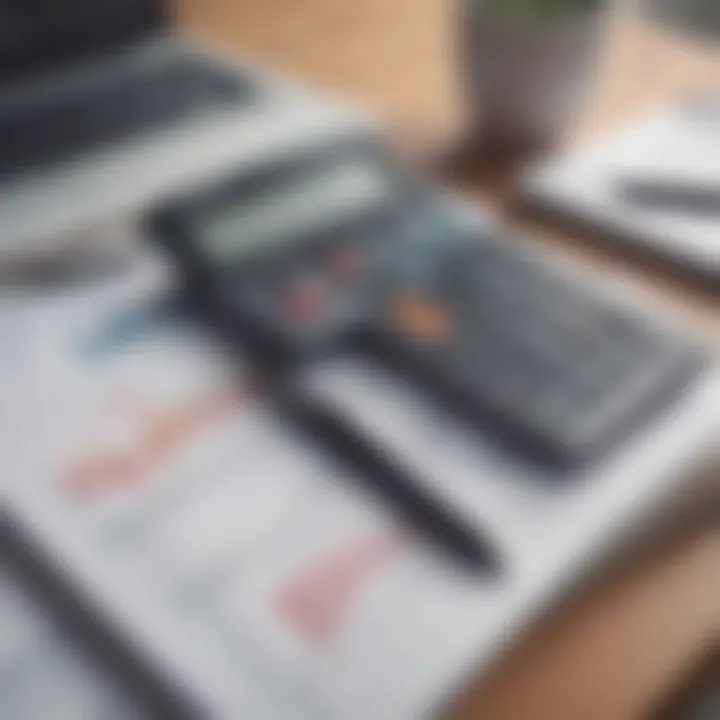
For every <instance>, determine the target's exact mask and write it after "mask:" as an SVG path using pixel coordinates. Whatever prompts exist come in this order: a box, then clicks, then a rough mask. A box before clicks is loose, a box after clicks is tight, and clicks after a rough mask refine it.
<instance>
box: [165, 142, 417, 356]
mask: <svg viewBox="0 0 720 720" xmlns="http://www.w3.org/2000/svg"><path fill="white" fill-rule="evenodd" d="M422 195H423V193H422V191H421V189H420V188H419V186H417V185H415V184H414V183H412V182H411V180H410V178H409V177H406V176H405V175H404V174H403V173H401V171H400V169H399V168H397V167H396V166H394V165H393V164H392V163H390V162H389V161H388V156H387V155H386V154H385V153H384V152H383V151H382V149H381V148H380V147H378V146H377V145H376V144H375V143H371V142H367V141H357V142H353V143H350V142H347V141H346V142H343V143H338V144H337V145H332V146H330V147H326V148H324V149H323V150H322V151H320V152H318V151H317V150H316V151H314V152H307V153H300V154H299V155H298V156H296V157H293V158H292V159H291V160H283V161H279V162H277V163H274V164H270V165H269V166H267V167H264V168H263V169H262V170H260V171H257V172H255V173H252V174H250V175H249V176H241V177H238V178H236V179H234V180H231V181H230V182H228V183H226V184H223V185H222V186H221V187H213V188H210V189H208V190H206V191H203V192H201V193H199V194H196V195H193V196H192V197H185V198H182V199H180V200H179V201H178V202H177V203H174V204H173V205H172V206H171V207H170V208H168V209H165V210H162V211H160V212H159V213H157V215H156V216H155V218H154V221H153V233H152V234H153V237H154V238H156V239H158V240H159V241H160V242H161V243H162V244H163V245H164V246H165V247H166V248H167V249H168V250H169V252H170V253H171V255H173V256H174V257H175V258H176V259H177V260H179V263H180V267H181V270H182V271H183V274H184V276H185V279H186V282H187V287H188V288H190V289H191V290H192V296H193V298H195V299H196V300H200V301H201V303H202V305H203V307H204V309H205V310H206V311H207V312H208V313H209V315H210V317H211V318H213V320H214V321H216V322H218V323H220V324H221V325H222V327H223V329H224V330H225V331H226V332H227V333H228V334H229V335H230V336H232V337H233V338H235V339H240V341H241V342H242V343H243V345H244V346H245V347H246V349H247V350H249V351H250V352H251V354H255V356H256V357H257V356H259V357H260V358H261V359H262V360H263V361H265V362H270V363H277V364H280V365H286V364H287V363H294V362H296V361H298V360H300V359H301V358H307V357H309V356H314V355H317V354H318V353H321V352H326V351H327V350H329V349H330V348H332V347H341V346H343V344H344V343H348V342H352V341H353V338H354V337H355V335H356V333H357V332H358V331H360V330H361V328H362V327H364V326H365V325H366V324H367V322H368V321H369V319H370V318H371V317H372V316H373V315H374V305H375V303H376V300H377V298H378V296H379V293H380V287H379V286H380V283H381V281H382V273H383V268H385V267H387V265H388V261H389V260H390V257H389V252H391V251H392V246H393V243H394V241H395V240H396V239H397V238H399V237H400V236H401V234H402V233H403V229H404V228H405V227H406V226H407V223H408V221H409V220H410V219H411V218H413V217H414V216H415V214H416V212H417V208H419V207H420V206H421V204H422Z"/></svg>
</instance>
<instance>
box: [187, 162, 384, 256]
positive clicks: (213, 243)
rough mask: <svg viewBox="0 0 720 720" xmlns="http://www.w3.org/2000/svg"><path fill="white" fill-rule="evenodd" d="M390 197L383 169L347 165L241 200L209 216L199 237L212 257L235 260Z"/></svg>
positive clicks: (306, 232) (298, 179)
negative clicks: (381, 170) (249, 252)
mask: <svg viewBox="0 0 720 720" xmlns="http://www.w3.org/2000/svg"><path fill="white" fill-rule="evenodd" d="M390 195H391V188H390V184H389V180H388V179H387V178H386V177H385V176H384V175H383V174H382V173H381V172H380V170H379V169H377V168H375V167H372V166H371V165H369V164H367V163H362V164H361V163H360V162H357V163H345V164H343V165H342V166H336V167H333V168H330V169H326V170H324V171H323V172H319V173H315V174H313V175H308V176H305V177H302V178H296V179H294V180H293V181H291V182H288V183H286V184H285V185H284V186H283V187H276V188H274V189H273V190H271V191H270V192H265V193H263V194H261V195H260V196H257V195H253V196H252V197H249V198H246V199H244V200H240V201H239V202H237V203H235V204H233V205H232V206H231V207H229V208H226V209H223V210H222V211H220V212H216V213H214V214H213V216H212V217H211V218H209V219H208V218H205V219H204V220H203V221H202V222H201V225H202V226H201V227H200V228H199V230H200V232H199V236H200V238H201V241H202V243H203V247H204V248H205V249H206V251H207V252H208V253H209V254H210V255H211V257H212V259H213V260H214V261H216V262H220V263H228V262H233V261H234V260H236V259H238V258H240V257H242V256H243V255H244V254H245V253H247V252H248V251H252V250H254V249H257V248H260V247H263V248H265V249H268V248H270V247H271V246H273V245H277V246H280V245H284V244H288V243H290V242H292V240H293V238H294V237H296V236H303V235H306V234H308V233H312V232H313V231H320V230H322V229H323V228H324V227H327V226H331V225H333V224H334V223H338V222H342V220H343V219H344V218H346V217H352V216H354V215H357V214H361V213H363V212H366V211H368V210H372V209H373V208H375V207H378V206H380V205H382V204H384V203H386V202H387V201H388V199H389V198H390Z"/></svg>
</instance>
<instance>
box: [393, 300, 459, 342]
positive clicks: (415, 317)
mask: <svg viewBox="0 0 720 720" xmlns="http://www.w3.org/2000/svg"><path fill="white" fill-rule="evenodd" d="M391 315H392V323H393V326H394V327H395V328H396V329H397V330H399V331H400V332H402V333H403V335H406V336H408V337H410V338H411V339H412V340H415V341H417V342H421V343H425V344H429V345H435V344H439V343H443V342H445V341H446V340H447V339H448V338H449V337H450V334H451V332H452V322H451V320H450V318H449V316H448V314H447V312H446V311H445V310H444V309H443V308H442V307H441V306H440V305H438V304H437V303H435V302H433V301H432V300H429V299H428V298H425V297H423V296H422V295H416V294H414V293H407V294H403V295H400V296H399V297H398V298H396V300H395V301H394V303H393V305H392V308H391Z"/></svg>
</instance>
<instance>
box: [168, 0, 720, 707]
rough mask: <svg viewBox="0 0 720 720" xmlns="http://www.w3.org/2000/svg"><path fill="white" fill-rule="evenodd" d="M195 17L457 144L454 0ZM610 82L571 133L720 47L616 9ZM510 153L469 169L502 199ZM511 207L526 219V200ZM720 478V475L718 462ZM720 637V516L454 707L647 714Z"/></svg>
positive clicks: (696, 311)
mask: <svg viewBox="0 0 720 720" xmlns="http://www.w3.org/2000/svg"><path fill="white" fill-rule="evenodd" d="M178 4H179V8H178V10H179V14H180V18H181V21H182V22H183V23H184V24H186V25H188V26H189V27H190V28H191V29H192V30H193V31H194V32H197V33H199V34H201V35H204V36H206V37H208V38H210V39H211V40H212V41H213V42H214V43H216V44H217V45H219V46H220V47H222V48H224V49H226V50H231V51H241V52H243V53H245V54H247V55H250V56H252V57H255V58H257V59H260V60H261V61H263V62H266V63H268V64H270V65H272V66H274V67H276V68H278V69H280V70H283V71H286V72H288V73H289V74H292V75H295V76H297V77H300V78H303V79H305V80H309V81H313V82H315V83H317V84H320V85H322V86H324V87H327V88H328V89H330V90H332V91H335V92H338V93H340V94H344V95H346V96H348V97H349V98H351V99H354V100H359V101H361V102H362V103H365V104H367V105H368V106H370V107H372V108H375V109H376V110H377V111H378V112H380V113H381V114H382V115H384V116H385V118H386V119H387V121H388V127H389V132H390V133H391V134H394V135H395V136H396V137H397V138H398V142H399V143H401V144H402V146H403V147H404V148H405V149H409V150H410V152H411V153H412V154H414V155H415V156H418V155H420V156H422V157H423V158H431V157H433V156H434V155H436V154H438V153H442V152H443V151H444V150H445V149H447V148H448V147H449V146H451V145H452V143H453V142H454V141H455V140H456V139H457V137H458V133H459V132H460V130H461V128H462V124H463V113H462V108H461V105H460V102H459V98H458V93H457V87H456V82H455V73H454V68H453V62H452V38H453V33H452V30H453V18H452V14H451V13H450V12H449V9H448V8H449V6H450V5H451V3H450V2H447V1H445V0H178ZM608 47H609V50H608V52H607V55H606V58H605V61H604V67H603V72H602V76H601V81H600V83H599V89H598V92H597V93H596V96H595V97H594V98H593V100H592V102H591V103H590V104H589V106H588V108H587V111H586V113H585V116H584V118H583V121H582V122H581V123H580V125H579V127H578V129H577V131H576V133H575V134H574V137H573V138H572V141H573V142H581V141H584V140H585V139H586V138H588V137H593V136H596V135H597V134H598V133H599V132H601V131H603V130H606V129H608V128H610V127H612V126H614V125H617V124H619V123H621V122H623V121H624V120H626V119H627V118H628V117H630V116H632V115H633V114H635V113H637V112H639V111H641V110H643V109H646V108H648V107H651V106H653V105H655V104H658V103H661V102H664V101H667V100H668V99H669V98H672V97H674V96H677V95H678V94H681V93H684V92H687V91H690V90H694V89H697V88H701V87H704V86H707V85H709V84H710V83H711V82H715V83H717V82H718V81H720V53H719V52H716V51H712V50H706V49H700V48H693V47H690V46H686V45H683V44H682V43H680V42H679V41H678V40H677V39H675V38H671V37H669V36H662V35H659V34H653V33H651V32H649V31H648V30H646V29H644V28H642V27H640V26H638V25H636V24H633V23H631V22H620V23H617V24H616V25H615V26H614V27H613V29H612V30H611V32H610V39H609V44H608ZM512 179H513V166H512V165H508V164H506V163H500V164H499V165H498V164H485V163H483V164H482V165H480V166H475V167H471V168H470V169H469V170H466V171H464V172H463V173H462V177H460V178H458V182H459V183H460V184H462V185H463V187H465V188H466V189H469V190H470V191H471V192H482V193H483V196H484V197H490V198H492V199H493V200H494V201H495V202H496V203H498V204H500V205H502V204H503V202H504V200H505V199H506V198H507V195H508V187H510V186H511V183H512ZM508 220H509V221H510V222H517V223H520V222H521V221H520V220H519V219H518V218H516V217H515V216H514V214H513V213H512V212H510V213H508ZM522 224H523V225H524V226H526V227H527V226H528V225H529V226H530V228H531V229H533V231H534V232H535V235H536V236H537V237H538V241H539V242H544V243H545V244H546V245H547V247H548V250H549V251H551V252H562V253H564V254H568V253H571V254H572V255H573V256H574V257H575V258H576V259H577V260H578V262H581V263H586V262H589V263H593V264H600V265H601V266H605V267H608V268H609V269H611V270H612V271H613V272H614V273H616V274H621V275H624V276H627V277H628V279H630V280H631V281H632V282H635V283H639V284H641V285H642V286H644V287H645V288H646V289H647V290H648V291H649V292H651V293H653V294H655V295H656V296H657V298H658V299H659V300H660V301H661V302H663V303H664V304H665V306H666V307H667V309H668V311H669V312H672V313H677V314H678V315H679V316H681V317H682V318H683V319H684V320H685V321H687V322H688V323H690V324H692V325H693V326H695V327H696V328H697V329H698V330H699V331H701V332H703V333H705V334H706V335H707V337H709V338H712V339H716V340H717V341H718V343H719V344H720V304H719V303H718V301H717V299H712V298H710V297H708V296H707V295H704V294H703V293H702V292H700V291H699V290H696V289H693V288H692V287H689V286H688V285H686V284H682V283H679V282H677V281H675V280H673V279H671V278H669V277H665V276H662V275H659V274H657V273H655V272H652V271H650V270H649V269H647V268H642V267H640V266H638V265H637V264H636V263H631V262H629V261H627V260H625V259H623V258H622V257H620V256H619V255H618V254H616V253H611V252H606V251H603V250H599V249H597V248H592V247H587V246H585V245H582V244H578V243H576V242H574V240H575V238H573V237H570V236H569V234H568V233H567V232H562V231H558V229H557V228H553V229H548V228H546V227H542V228H541V227H539V226H537V225H535V224H534V223H528V222H527V221H522ZM718 481H719V482H720V478H718ZM711 642H720V522H715V523H714V525H712V526H711V527H709V528H708V529H706V530H699V531H698V532H697V533H696V534H695V535H694V536H693V537H690V538H687V540H685V541H684V542H682V543H679V544H678V545H677V546H676V547H673V548H670V549H669V550H668V551H667V552H665V553H663V554H661V555H659V556H657V557H655V558H654V559H652V560H648V561H645V562H644V563H643V564H642V566H641V567H636V568H634V569H633V571H632V572H625V573H623V574H622V575H619V576H616V577H614V578H612V579H610V580H608V581H606V582H605V583H604V584H603V585H602V586H601V587H599V588H596V589H595V590H593V591H592V592H591V593H589V594H587V595H586V596H585V597H583V598H581V599H577V600H575V601H573V602H572V603H571V604H569V605H568V606H566V607H564V608H562V609H561V610H560V611H558V612H557V613H556V615H555V616H554V617H553V618H552V619H550V620H549V621H548V622H546V623H544V624H543V625H542V626H541V627H540V628H538V629H537V630H536V631H535V632H534V633H531V634H530V636H529V637H528V638H527V639H526V640H525V641H524V642H523V643H522V644H521V645H520V647H518V648H517V649H516V650H515V651H514V652H512V653H511V655H510V657H509V658H508V659H507V660H506V661H505V662H504V663H503V664H502V665H501V666H500V667H499V668H497V670H496V671H495V672H494V673H493V674H492V675H491V677H490V678H488V679H486V680H485V681H484V682H483V683H479V684H478V686H477V687H476V688H474V689H473V690H472V692H471V693H470V694H469V696H468V697H466V698H463V699H461V700H460V702H459V704H458V706H457V707H456V708H454V709H453V710H452V711H451V713H450V716H451V717H452V718H454V719H455V720H480V719H482V720H640V719H641V718H643V719H644V718H650V716H651V713H652V709H653V708H654V707H655V705H656V703H657V702H658V700H659V698H660V697H661V696H663V695H664V694H665V693H666V692H668V691H669V690H671V687H672V684H673V683H674V682H675V681H677V680H678V678H679V677H680V676H681V674H682V673H683V672H684V671H686V670H687V669H688V668H690V667H691V666H692V664H693V662H694V660H695V659H696V658H697V657H698V656H699V655H700V654H701V652H702V649H703V647H704V646H705V645H707V644H709V643H711Z"/></svg>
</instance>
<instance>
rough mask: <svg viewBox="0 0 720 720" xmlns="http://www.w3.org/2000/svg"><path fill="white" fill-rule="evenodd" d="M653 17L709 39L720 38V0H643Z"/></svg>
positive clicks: (646, 10)
mask: <svg viewBox="0 0 720 720" xmlns="http://www.w3.org/2000/svg"><path fill="white" fill-rule="evenodd" d="M642 7H643V10H644V11H645V12H646V13H647V15H649V16H650V17H651V18H653V19H655V20H658V21H660V22H662V23H665V24H667V25H671V26H674V27H677V28H680V29H682V30H684V31H687V32H690V33H692V34H694V35H697V36H698V37H706V38H708V40H715V41H716V42H717V41H718V40H720V0H642Z"/></svg>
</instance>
